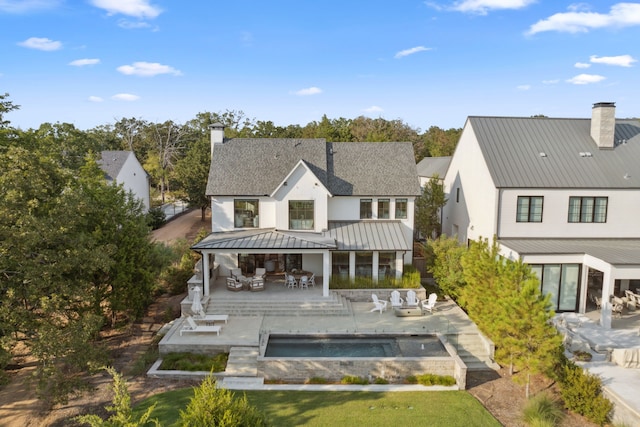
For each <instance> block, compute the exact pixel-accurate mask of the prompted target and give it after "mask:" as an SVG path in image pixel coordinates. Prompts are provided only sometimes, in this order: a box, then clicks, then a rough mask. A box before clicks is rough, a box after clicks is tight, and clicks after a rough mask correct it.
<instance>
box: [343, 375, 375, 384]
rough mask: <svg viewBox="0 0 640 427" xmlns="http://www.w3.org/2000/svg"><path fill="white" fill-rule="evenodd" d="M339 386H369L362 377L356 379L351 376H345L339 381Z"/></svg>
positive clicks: (366, 380)
mask: <svg viewBox="0 0 640 427" xmlns="http://www.w3.org/2000/svg"><path fill="white" fill-rule="evenodd" d="M340 384H357V385H366V384H369V380H368V379H366V378H364V377H356V376H353V375H345V376H344V377H342V379H341V380H340Z"/></svg>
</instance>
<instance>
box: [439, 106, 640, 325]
mask: <svg viewBox="0 0 640 427" xmlns="http://www.w3.org/2000/svg"><path fill="white" fill-rule="evenodd" d="M639 165H640V121H638V120H631V119H626V120H621V119H616V118H615V104H613V103H597V104H594V105H593V110H592V117H591V118H590V119H559V118H518V117H469V118H468V119H467V122H466V124H465V126H464V129H463V132H462V135H461V137H460V141H459V143H458V145H457V147H456V151H455V153H454V155H453V157H452V159H451V162H450V165H449V168H448V171H447V174H446V177H445V191H446V192H447V193H448V203H447V205H446V206H445V208H444V212H443V233H445V234H448V235H455V236H457V237H458V239H459V240H460V241H461V242H467V241H469V240H475V239H478V238H480V237H484V238H488V239H491V238H492V237H493V236H496V237H497V240H498V242H499V244H500V248H501V251H502V253H503V254H504V255H505V256H507V257H510V258H513V259H522V260H523V261H524V262H526V263H528V264H529V265H531V267H532V268H533V270H534V271H535V272H536V274H537V275H538V277H539V278H540V280H541V290H542V292H544V293H548V294H551V296H552V303H553V308H554V309H555V310H556V311H558V312H563V311H569V312H581V313H582V312H585V311H586V310H588V309H592V308H595V306H592V305H591V302H590V301H592V300H595V298H596V297H597V298H601V299H602V302H603V306H602V307H603V308H602V317H601V323H602V324H603V325H604V326H607V327H609V326H610V324H611V301H612V300H613V295H621V294H622V291H624V290H625V289H630V288H631V289H636V288H639V287H640V220H639V219H638V218H639V216H638V212H640V166H639Z"/></svg>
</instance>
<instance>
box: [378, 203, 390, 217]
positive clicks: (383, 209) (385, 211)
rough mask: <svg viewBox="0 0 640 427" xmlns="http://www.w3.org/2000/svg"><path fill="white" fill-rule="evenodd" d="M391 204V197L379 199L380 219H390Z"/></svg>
mask: <svg viewBox="0 0 640 427" xmlns="http://www.w3.org/2000/svg"><path fill="white" fill-rule="evenodd" d="M390 205H391V201H390V200H389V199H378V219H389V209H390Z"/></svg>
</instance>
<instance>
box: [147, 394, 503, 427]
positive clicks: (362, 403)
mask: <svg viewBox="0 0 640 427" xmlns="http://www.w3.org/2000/svg"><path fill="white" fill-rule="evenodd" d="M234 393H235V394H236V395H237V396H241V395H242V394H243V393H245V394H246V395H247V399H248V400H249V402H250V403H251V404H252V405H254V406H255V407H257V408H258V409H259V410H261V411H263V412H264V413H265V414H266V415H267V417H268V419H269V423H270V424H271V425H272V426H278V427H287V426H331V427H336V426H363V425H365V426H367V427H375V426H390V425H401V426H423V425H428V426H436V427H437V426H443V427H444V426H446V427H456V426H469V425H473V426H474V427H483V426H490V427H493V426H495V427H500V426H501V424H500V423H499V422H498V421H497V420H496V419H495V418H494V417H493V416H492V415H491V414H490V413H489V412H487V411H486V410H485V409H484V407H483V406H482V405H481V404H480V403H479V402H478V401H477V400H476V399H475V398H474V397H473V396H471V395H470V394H469V393H467V392H465V391H433V392H430V391H426V392H389V393H380V392H366V391H354V392H352V391H329V392H327V391H322V392H320V391H255V390H250V391H245V392H243V391H234ZM192 395H193V389H192V388H188V389H181V390H175V391H170V392H167V393H162V394H158V395H156V396H153V397H151V398H149V399H147V400H145V401H143V402H141V403H140V405H138V406H136V408H135V412H136V413H140V412H141V411H144V410H145V409H146V408H148V407H149V406H150V405H152V404H153V403H155V402H157V403H158V405H157V406H156V409H155V411H154V413H153V417H154V418H158V419H159V420H160V422H161V424H162V425H163V426H164V427H170V426H174V425H177V424H176V423H177V421H178V418H179V416H180V409H184V408H185V407H186V406H187V404H188V403H189V400H190V398H191V396H192Z"/></svg>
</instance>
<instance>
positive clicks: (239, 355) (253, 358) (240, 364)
mask: <svg viewBox="0 0 640 427" xmlns="http://www.w3.org/2000/svg"><path fill="white" fill-rule="evenodd" d="M258 353H259V351H258V348H257V347H231V348H230V349H229V360H227V368H226V369H225V374H226V375H228V376H235V377H255V376H256V375H258Z"/></svg>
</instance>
